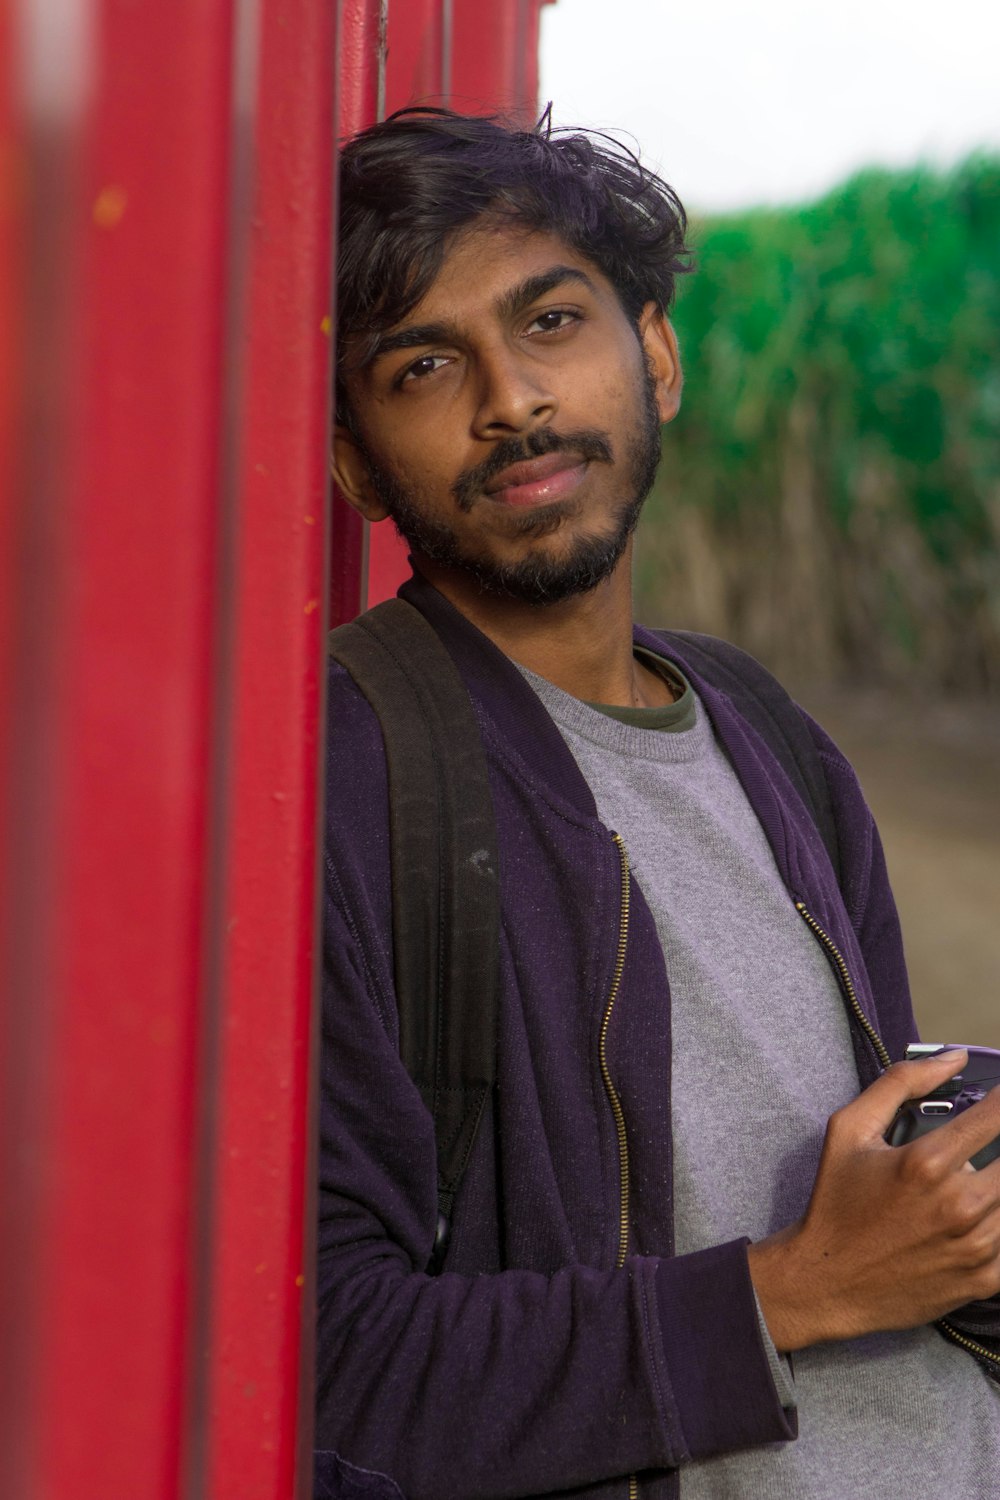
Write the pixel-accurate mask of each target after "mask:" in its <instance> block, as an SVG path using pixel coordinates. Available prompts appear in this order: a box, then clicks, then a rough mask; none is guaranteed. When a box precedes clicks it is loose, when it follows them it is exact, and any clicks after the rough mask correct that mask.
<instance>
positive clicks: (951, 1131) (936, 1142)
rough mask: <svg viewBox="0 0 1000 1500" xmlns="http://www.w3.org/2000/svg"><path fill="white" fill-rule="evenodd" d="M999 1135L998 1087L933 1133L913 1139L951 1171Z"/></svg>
mask: <svg viewBox="0 0 1000 1500" xmlns="http://www.w3.org/2000/svg"><path fill="white" fill-rule="evenodd" d="M998 1135H1000V1088H996V1089H993V1090H992V1091H991V1092H990V1093H989V1094H987V1096H986V1098H985V1099H983V1100H981V1101H980V1102H979V1103H978V1104H973V1105H971V1106H970V1107H969V1108H968V1109H965V1110H963V1111H962V1113H961V1114H960V1115H957V1116H956V1117H955V1119H953V1120H948V1121H946V1123H945V1124H944V1125H942V1126H941V1127H940V1129H938V1130H935V1131H934V1132H933V1134H931V1135H927V1136H924V1138H923V1140H921V1141H914V1142H913V1144H914V1145H915V1146H919V1147H920V1148H921V1149H925V1148H926V1149H927V1151H928V1154H930V1155H933V1156H935V1157H936V1158H937V1160H938V1161H939V1162H940V1165H941V1167H942V1169H943V1170H945V1171H953V1170H954V1169H955V1168H956V1167H960V1166H962V1165H963V1164H964V1163H965V1162H967V1161H968V1160H969V1157H970V1156H975V1155H976V1152H977V1151H981V1150H982V1148H983V1147H984V1146H988V1145H989V1144H990V1142H991V1141H994V1140H996V1138H997V1136H998ZM996 1165H997V1163H996V1162H993V1163H991V1164H990V1166H989V1167H987V1168H986V1169H985V1173H988V1172H991V1171H992V1168H993V1167H995V1166H996ZM985 1173H984V1174H982V1175H985Z"/></svg>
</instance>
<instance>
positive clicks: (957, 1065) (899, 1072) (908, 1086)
mask: <svg viewBox="0 0 1000 1500" xmlns="http://www.w3.org/2000/svg"><path fill="white" fill-rule="evenodd" d="M968 1061H969V1054H968V1052H966V1051H965V1050H964V1048H963V1049H962V1050H961V1051H948V1052H940V1053H938V1054H937V1055H936V1056H934V1057H926V1058H921V1059H920V1061H919V1062H900V1063H894V1064H893V1066H892V1067H891V1068H889V1069H888V1070H887V1071H886V1072H885V1073H883V1074H882V1077H881V1078H877V1079H876V1080H875V1082H874V1083H872V1084H870V1085H869V1086H868V1088H866V1089H865V1090H864V1091H863V1092H862V1093H860V1094H859V1095H858V1097H857V1098H856V1099H855V1100H854V1102H853V1104H849V1105H848V1107H847V1108H848V1111H849V1112H850V1113H851V1114H852V1116H853V1123H854V1125H855V1128H856V1129H857V1131H858V1133H859V1135H860V1136H861V1137H862V1139H867V1140H869V1141H871V1142H873V1143H874V1142H875V1141H877V1140H881V1139H882V1137H883V1136H884V1135H885V1133H886V1131H887V1130H888V1129H889V1126H890V1125H891V1124H892V1122H893V1119H894V1118H895V1115H896V1111H897V1110H898V1109H899V1108H900V1107H901V1106H902V1105H904V1104H905V1103H906V1102H907V1100H908V1099H922V1098H924V1096H925V1095H927V1094H930V1093H933V1091H934V1090H935V1089H936V1088H940V1086H941V1084H942V1083H945V1082H946V1081H947V1080H948V1079H949V1078H954V1076H955V1074H956V1073H961V1071H962V1069H963V1068H964V1067H965V1065H966V1063H967V1062H968Z"/></svg>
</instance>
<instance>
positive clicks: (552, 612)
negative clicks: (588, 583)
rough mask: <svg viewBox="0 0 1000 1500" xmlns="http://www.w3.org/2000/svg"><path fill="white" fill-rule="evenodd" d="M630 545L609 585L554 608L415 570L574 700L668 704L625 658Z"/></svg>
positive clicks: (445, 572)
mask: <svg viewBox="0 0 1000 1500" xmlns="http://www.w3.org/2000/svg"><path fill="white" fill-rule="evenodd" d="M631 552H632V549H631V545H629V547H628V548H627V549H626V552H625V555H624V556H623V557H622V559H621V562H620V563H619V564H618V566H617V567H616V569H615V571H614V573H612V575H611V577H610V578H607V579H606V580H605V581H604V582H603V583H601V584H598V586H597V588H596V589H591V590H590V591H589V592H588V593H586V594H579V595H577V596H575V597H574V598H572V599H565V600H563V601H562V602H560V603H559V604H542V605H539V604H525V603H522V602H521V601H519V600H512V599H502V598H499V597H496V596H494V595H491V594H486V593H484V592H483V591H482V590H481V589H480V588H479V586H478V584H477V583H476V582H475V580H474V579H470V578H469V577H468V575H467V574H464V573H460V572H459V571H458V570H454V569H450V568H440V567H438V566H436V565H435V564H433V563H429V562H427V561H426V560H425V559H420V562H419V566H420V571H421V573H422V574H423V575H424V577H425V578H426V579H427V581H428V582H429V583H432V584H433V585H434V587H435V588H436V589H437V590H438V591H439V592H440V593H442V594H443V595H444V596H445V598H446V599H447V600H448V601H449V603H451V604H453V605H454V606H455V608H456V609H457V610H459V612H460V613H461V614H463V615H465V617H466V619H467V620H469V621H471V623H472V624H473V625H475V626H476V628H477V629H478V630H481V631H482V632H483V634H484V635H485V636H488V637H489V639H490V640H491V641H492V642H493V644H494V645H495V646H497V647H499V649H500V650H501V651H502V652H503V653H504V655H505V656H509V657H510V658H511V660H513V661H516V662H517V663H518V664H519V665H520V666H522V667H527V669H528V671H529V672H535V673H537V675H538V676H539V677H544V678H545V679H546V681H547V682H551V683H554V684H555V686H556V687H558V688H562V690H563V692H566V693H570V694H572V696H573V697H574V698H582V699H584V700H586V701H588V702H591V703H607V704H614V705H616V706H618V707H621V708H653V707H657V706H659V705H661V704H664V703H670V702H672V701H673V694H672V692H671V690H670V688H669V686H668V684H667V683H666V682H665V681H664V680H663V678H661V677H660V676H659V675H658V674H657V673H655V672H652V671H650V670H649V669H648V668H647V667H645V666H643V665H642V663H641V662H639V661H638V660H637V659H636V658H635V657H634V656H633V655H632V568H631V563H632V557H631Z"/></svg>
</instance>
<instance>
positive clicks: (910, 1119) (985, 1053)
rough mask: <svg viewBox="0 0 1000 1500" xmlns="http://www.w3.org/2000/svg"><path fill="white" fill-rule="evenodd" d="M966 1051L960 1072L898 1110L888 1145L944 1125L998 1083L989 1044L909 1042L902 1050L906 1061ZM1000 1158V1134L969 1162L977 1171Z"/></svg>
mask: <svg viewBox="0 0 1000 1500" xmlns="http://www.w3.org/2000/svg"><path fill="white" fill-rule="evenodd" d="M961 1051H967V1052H968V1054H969V1061H968V1064H967V1065H966V1067H965V1068H963V1070H962V1072H961V1073H958V1074H956V1076H955V1077H954V1078H949V1079H947V1080H946V1081H945V1082H944V1083H942V1084H941V1085H940V1087H939V1088H936V1089H935V1090H934V1092H933V1093H931V1094H928V1095H927V1097H926V1098H925V1099H911V1100H909V1102H908V1103H906V1104H904V1105H903V1107H902V1109H901V1110H899V1111H898V1113H897V1115H896V1118H895V1119H894V1120H893V1122H892V1124H891V1125H890V1126H889V1129H888V1130H887V1131H886V1136H885V1138H886V1140H887V1141H888V1142H889V1145H890V1146H905V1145H907V1144H908V1142H910V1141H915V1140H919V1138H920V1137H921V1136H922V1135H928V1134H929V1133H930V1132H931V1131H932V1130H937V1129H938V1127H939V1126H941V1125H945V1124H947V1122H948V1121H949V1120H953V1119H954V1118H955V1116H956V1115H960V1114H961V1113H962V1112H963V1110H966V1109H969V1108H970V1107H971V1106H972V1105H973V1104H978V1103H979V1101H980V1099H985V1097H986V1095H987V1094H988V1093H989V1091H990V1089H991V1088H994V1087H995V1086H996V1085H997V1084H998V1083H1000V1052H996V1051H994V1049H993V1048H992V1047H965V1048H963V1047H961V1046H960V1045H959V1044H958V1043H957V1042H947V1043H944V1044H941V1043H938V1042H913V1043H912V1044H911V1045H910V1046H909V1047H907V1049H906V1060H907V1062H912V1061H914V1060H919V1059H920V1058H922V1057H936V1056H937V1054H938V1053H939V1052H961ZM998 1157H1000V1136H997V1138H996V1140H994V1141H991V1142H990V1143H989V1145H987V1146H984V1147H983V1148H982V1150H981V1151H977V1152H976V1154H975V1156H973V1157H972V1158H971V1161H972V1165H973V1166H974V1167H975V1168H976V1169H977V1170H981V1169H982V1168H983V1167H986V1166H989V1164H990V1162H991V1161H996V1160H997V1158H998Z"/></svg>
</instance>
